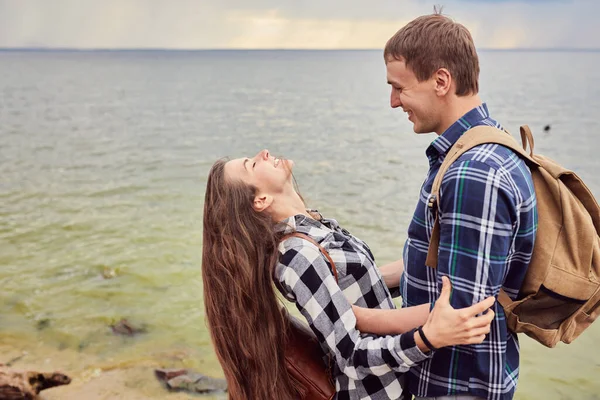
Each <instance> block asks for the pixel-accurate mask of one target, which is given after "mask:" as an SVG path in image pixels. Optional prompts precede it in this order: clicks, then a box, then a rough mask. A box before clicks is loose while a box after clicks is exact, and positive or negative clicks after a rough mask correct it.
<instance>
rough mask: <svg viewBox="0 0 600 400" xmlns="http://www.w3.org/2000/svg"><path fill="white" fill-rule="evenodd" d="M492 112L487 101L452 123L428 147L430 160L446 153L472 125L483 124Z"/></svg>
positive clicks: (427, 152)
mask: <svg viewBox="0 0 600 400" xmlns="http://www.w3.org/2000/svg"><path fill="white" fill-rule="evenodd" d="M489 118H490V113H489V111H488V108H487V105H486V104H485V103H483V104H481V105H480V106H477V107H475V108H474V109H472V110H471V111H469V112H468V113H466V114H465V115H463V116H462V117H461V118H459V119H458V121H456V122H455V123H453V124H452V125H450V127H449V128H448V129H446V130H445V131H444V133H442V134H441V135H440V136H438V137H437V138H436V139H435V140H434V141H433V142H431V144H430V145H429V147H428V148H427V151H426V154H427V157H428V158H429V159H430V160H433V159H436V158H438V157H439V156H441V155H446V153H448V150H450V148H451V147H452V146H453V145H454V143H456V141H457V140H458V139H459V138H460V137H461V136H462V135H463V134H464V133H465V132H466V131H467V130H469V129H470V128H471V127H473V126H476V125H481V123H482V121H483V120H486V119H489Z"/></svg>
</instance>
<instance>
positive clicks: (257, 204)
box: [252, 194, 273, 212]
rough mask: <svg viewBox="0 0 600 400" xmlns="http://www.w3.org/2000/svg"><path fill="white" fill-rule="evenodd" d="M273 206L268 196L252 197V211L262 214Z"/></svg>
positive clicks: (271, 199) (270, 197)
mask: <svg viewBox="0 0 600 400" xmlns="http://www.w3.org/2000/svg"><path fill="white" fill-rule="evenodd" d="M271 204H273V196H270V195H268V194H260V195H258V196H255V197H254V203H253V204H252V207H253V208H254V211H257V212H263V211H265V210H266V209H267V208H269V207H270V206H271Z"/></svg>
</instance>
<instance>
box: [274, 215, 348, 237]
mask: <svg viewBox="0 0 600 400" xmlns="http://www.w3.org/2000/svg"><path fill="white" fill-rule="evenodd" d="M307 211H309V212H310V213H311V214H313V215H314V216H315V217H317V219H314V218H309V217H307V216H306V215H303V214H297V215H294V216H291V217H288V218H286V219H284V220H283V221H281V222H279V223H278V224H277V225H275V232H277V233H280V232H282V233H283V234H284V235H287V234H288V233H292V232H300V233H305V234H307V235H310V236H311V237H313V238H314V239H317V241H318V239H321V238H323V237H325V236H326V235H328V234H329V233H330V232H331V231H332V230H335V228H336V227H337V226H338V223H337V221H336V220H334V219H328V218H323V216H322V215H321V213H319V211H317V210H307Z"/></svg>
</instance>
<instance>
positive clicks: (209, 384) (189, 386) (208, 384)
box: [154, 369, 227, 394]
mask: <svg viewBox="0 0 600 400" xmlns="http://www.w3.org/2000/svg"><path fill="white" fill-rule="evenodd" d="M154 374H155V375H156V378H157V379H158V380H159V381H161V382H162V383H164V384H165V386H166V387H167V389H169V390H172V391H183V392H190V393H201V394H208V393H218V392H226V391H227V382H226V381H225V380H224V379H217V378H211V377H208V376H206V375H202V374H199V373H197V372H194V371H190V370H187V369H157V370H154Z"/></svg>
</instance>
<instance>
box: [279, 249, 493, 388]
mask: <svg viewBox="0 0 600 400" xmlns="http://www.w3.org/2000/svg"><path fill="white" fill-rule="evenodd" d="M299 240H300V239H299ZM306 243H307V244H304V243H303V244H302V245H297V246H293V247H291V248H288V249H287V250H286V251H285V252H284V253H283V254H282V256H281V258H280V263H279V264H278V265H277V268H276V273H275V275H276V279H278V281H279V282H280V285H279V286H278V287H279V288H280V289H282V290H284V291H286V292H288V293H289V294H290V295H291V297H292V298H293V299H294V300H295V302H296V306H297V307H298V310H299V311H300V312H301V313H302V315H303V316H304V317H305V318H306V320H307V322H308V324H309V325H310V327H311V329H312V330H313V332H314V333H315V334H316V335H317V337H318V338H319V340H320V341H321V343H322V344H323V345H325V346H327V347H328V348H329V349H330V351H331V352H332V353H333V354H334V355H335V361H336V363H337V365H338V367H339V369H340V371H342V373H344V374H345V375H347V376H348V377H350V378H352V379H363V378H365V377H366V376H368V375H383V374H386V373H388V372H389V371H391V370H393V371H397V372H401V373H403V372H406V371H407V370H408V369H409V368H411V367H413V366H415V365H416V364H418V363H420V362H422V361H424V360H426V359H428V358H429V356H428V355H426V354H424V353H426V352H427V351H428V348H427V346H425V344H424V343H423V340H422V338H421V335H420V334H419V332H417V331H416V330H414V329H413V330H411V331H409V332H407V333H406V334H403V335H393V336H391V335H386V336H380V337H374V336H370V335H367V336H365V335H361V334H360V331H358V330H357V329H356V317H355V315H354V313H353V312H352V307H351V305H350V303H349V302H348V300H347V299H346V297H345V296H344V293H343V292H342V291H341V289H340V288H339V286H338V284H337V282H336V281H335V279H334V277H333V275H332V273H331V270H330V268H329V265H328V264H327V262H326V261H325V258H324V257H323V255H322V254H321V253H320V251H319V250H318V249H317V247H316V246H314V245H313V244H312V243H310V242H306ZM449 299H450V283H449V281H448V279H445V281H444V287H443V289H442V294H441V295H440V299H439V300H438V302H436V307H435V308H434V309H433V310H432V312H431V313H430V315H429V317H428V318H427V321H426V322H425V324H424V325H423V333H424V334H425V336H426V337H427V338H428V339H429V342H431V344H432V345H433V346H434V347H436V348H439V347H443V346H449V345H455V344H473V343H481V342H482V341H483V339H484V338H485V335H486V334H487V333H488V332H489V326H490V322H491V318H490V312H488V313H487V314H486V315H485V316H483V317H477V318H475V315H477V314H480V313H483V312H484V311H485V310H487V309H488V308H489V307H491V305H492V304H493V303H494V298H491V301H490V299H487V300H486V301H485V302H482V303H479V304H477V305H476V306H477V307H478V308H474V307H476V306H473V307H470V308H469V309H462V310H454V309H453V308H452V307H451V306H450V305H449ZM491 316H492V317H493V312H492V313H491Z"/></svg>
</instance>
